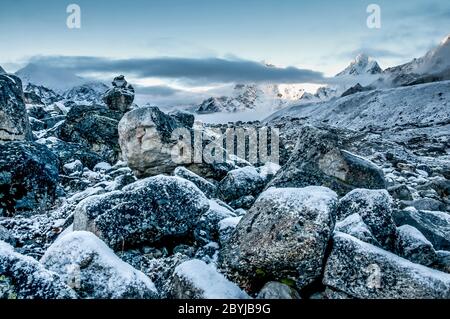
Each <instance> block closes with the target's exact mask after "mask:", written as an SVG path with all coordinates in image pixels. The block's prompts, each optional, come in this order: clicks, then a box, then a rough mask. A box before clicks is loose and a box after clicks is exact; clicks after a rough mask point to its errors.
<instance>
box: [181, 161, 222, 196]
mask: <svg viewBox="0 0 450 319" xmlns="http://www.w3.org/2000/svg"><path fill="white" fill-rule="evenodd" d="M174 175H175V176H178V177H181V178H184V179H187V180H188V181H191V182H192V183H194V184H195V185H196V186H197V187H198V188H199V189H200V190H201V191H202V192H203V193H204V194H205V195H206V196H207V197H208V198H215V197H216V196H217V186H216V185H214V184H213V183H211V182H209V181H207V180H206V179H204V178H203V177H201V176H198V175H197V174H195V173H193V172H191V171H190V170H188V169H186V168H184V167H181V166H180V167H177V168H176V169H175V171H174Z"/></svg>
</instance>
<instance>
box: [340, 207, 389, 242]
mask: <svg viewBox="0 0 450 319" xmlns="http://www.w3.org/2000/svg"><path fill="white" fill-rule="evenodd" d="M334 229H335V231H339V232H342V233H345V234H349V235H351V236H353V237H356V238H358V239H359V240H362V241H364V242H366V243H369V244H372V245H375V246H379V245H380V244H379V243H378V241H377V240H376V239H375V237H374V236H373V235H372V233H371V231H370V229H369V226H367V225H366V224H365V223H364V220H363V219H362V218H361V216H359V214H358V213H355V214H352V215H350V216H348V217H346V218H345V219H343V220H341V221H339V222H337V223H336V226H335V227H334Z"/></svg>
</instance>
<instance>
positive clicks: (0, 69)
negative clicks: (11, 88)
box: [0, 65, 6, 74]
mask: <svg viewBox="0 0 450 319" xmlns="http://www.w3.org/2000/svg"><path fill="white" fill-rule="evenodd" d="M5 73H6V71H5V70H4V69H3V68H2V66H1V65H0V74H5Z"/></svg>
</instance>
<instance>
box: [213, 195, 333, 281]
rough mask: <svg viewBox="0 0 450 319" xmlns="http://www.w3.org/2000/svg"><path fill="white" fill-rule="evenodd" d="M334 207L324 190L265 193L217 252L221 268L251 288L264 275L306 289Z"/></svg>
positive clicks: (318, 267) (316, 274)
mask: <svg viewBox="0 0 450 319" xmlns="http://www.w3.org/2000/svg"><path fill="white" fill-rule="evenodd" d="M336 205H337V195H336V193H335V192H333V191H331V190H330V189H328V188H325V187H320V186H311V187H305V188H300V189H299V188H284V189H283V188H280V189H276V188H270V189H268V190H267V191H265V192H264V193H262V194H261V195H260V197H259V198H258V200H257V201H256V203H255V204H254V205H253V207H252V208H251V209H250V211H249V212H248V213H247V214H246V215H245V216H244V217H243V218H242V220H241V221H240V222H239V224H238V225H237V228H236V230H235V231H234V232H233V234H232V236H231V238H230V239H229V240H228V241H227V242H226V244H225V246H224V247H223V248H222V250H221V252H220V259H219V262H220V264H221V267H222V268H224V269H226V271H227V272H228V273H235V272H236V271H237V272H238V273H239V274H240V277H242V280H243V282H245V283H249V284H250V286H251V283H252V282H253V281H254V280H255V278H256V277H258V276H263V277H264V278H265V279H269V280H270V279H273V280H283V279H286V278H292V279H294V280H295V281H296V284H297V287H298V288H299V289H301V288H303V287H305V286H306V285H308V284H310V283H312V282H313V281H314V280H316V279H317V278H319V277H320V274H321V270H322V264H323V258H324V256H325V249H326V246H327V244H328V241H329V239H330V236H331V233H332V231H333V228H334V218H335V217H334V216H335V213H336Z"/></svg>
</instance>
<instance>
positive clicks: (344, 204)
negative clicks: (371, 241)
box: [337, 189, 396, 250]
mask: <svg viewBox="0 0 450 319" xmlns="http://www.w3.org/2000/svg"><path fill="white" fill-rule="evenodd" d="M392 206H393V202H392V198H391V196H390V195H389V193H388V192H387V191H386V190H369V189H355V190H353V191H351V192H350V193H348V194H347V195H346V196H344V197H343V198H341V200H340V201H339V205H338V210H337V219H338V220H341V219H343V218H346V217H347V216H349V215H352V214H355V213H356V214H359V215H360V216H361V218H362V220H363V221H364V223H365V224H366V225H367V226H368V227H369V229H370V231H371V233H372V234H373V236H374V237H375V238H376V239H377V241H378V242H379V243H380V244H381V245H382V246H383V247H385V248H386V249H388V250H391V249H393V247H394V241H395V236H396V226H395V223H394V220H393V218H392Z"/></svg>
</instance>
